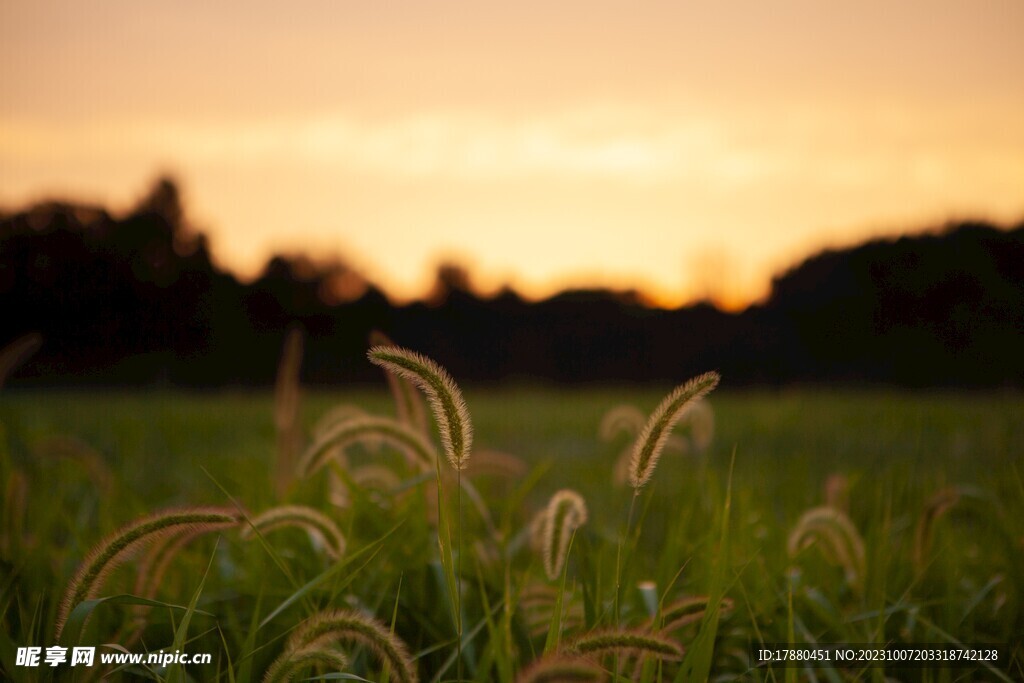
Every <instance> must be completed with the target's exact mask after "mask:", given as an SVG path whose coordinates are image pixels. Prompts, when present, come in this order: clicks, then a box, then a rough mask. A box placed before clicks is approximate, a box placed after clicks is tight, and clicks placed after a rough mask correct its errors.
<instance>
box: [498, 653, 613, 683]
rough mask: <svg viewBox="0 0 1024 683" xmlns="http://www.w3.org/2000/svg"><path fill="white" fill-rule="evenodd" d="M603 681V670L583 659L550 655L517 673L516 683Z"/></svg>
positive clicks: (583, 682)
mask: <svg viewBox="0 0 1024 683" xmlns="http://www.w3.org/2000/svg"><path fill="white" fill-rule="evenodd" d="M603 680H605V675H604V669H602V668H601V667H600V666H598V665H597V664H595V663H594V662H592V661H590V660H588V659H584V658H583V657H578V656H577V657H572V656H569V655H564V654H551V655H548V656H546V657H543V658H541V659H538V660H537V661H535V662H534V663H533V664H531V665H530V666H528V667H526V668H525V669H523V670H522V671H521V672H519V675H518V676H517V677H516V683H573V682H575V681H579V682H580V683H586V682H590V681H603Z"/></svg>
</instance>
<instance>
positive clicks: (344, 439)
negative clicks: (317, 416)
mask: <svg viewBox="0 0 1024 683" xmlns="http://www.w3.org/2000/svg"><path fill="white" fill-rule="evenodd" d="M366 439H371V440H374V439H379V440H381V441H384V442H385V443H389V444H391V445H392V446H395V447H396V448H398V449H399V450H400V451H401V452H402V453H403V454H404V455H405V457H406V460H408V461H409V462H410V463H411V464H412V465H413V466H414V467H416V468H418V469H420V470H422V471H426V470H429V469H430V468H431V467H432V466H433V463H434V462H435V461H436V460H437V454H436V452H435V451H434V448H433V447H432V446H431V445H430V443H428V442H427V440H426V439H425V438H424V437H423V435H422V434H420V433H419V432H417V431H416V430H414V429H412V428H411V427H409V426H408V425H404V424H402V423H401V422H398V421H397V420H394V419H392V418H390V417H381V416H369V417H362V418H354V419H351V420H346V421H344V422H342V423H340V424H337V425H335V426H334V427H332V428H331V429H330V430H329V431H328V432H327V433H326V434H324V435H322V436H321V437H320V438H318V439H317V440H316V441H315V442H314V443H313V444H312V445H311V446H310V447H309V448H308V449H306V452H305V453H304V454H303V456H302V459H301V460H300V461H299V474H300V476H302V477H308V476H310V475H312V474H313V473H315V472H316V471H317V470H319V469H320V468H321V467H323V466H324V465H325V464H327V463H328V462H329V461H330V460H331V459H332V458H334V457H337V455H338V454H339V452H343V451H344V449H345V448H347V447H349V446H351V445H353V444H356V443H361V442H363V441H365V440H366ZM339 448H340V449H341V450H340V451H339Z"/></svg>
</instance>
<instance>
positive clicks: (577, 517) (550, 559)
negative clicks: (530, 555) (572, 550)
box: [540, 489, 587, 581]
mask: <svg viewBox="0 0 1024 683" xmlns="http://www.w3.org/2000/svg"><path fill="white" fill-rule="evenodd" d="M586 521H587V504H586V502H585V501H584V500H583V496H581V495H580V494H578V493H576V492H575V491H572V490H570V489H562V490H561V491H558V492H557V493H555V495H553V496H552V497H551V501H550V502H549V503H548V506H547V508H546V509H545V511H544V517H543V522H542V525H541V528H540V534H541V542H542V546H541V547H542V549H543V560H544V572H545V573H546V574H547V576H548V578H549V579H551V580H552V581H554V580H555V579H557V578H558V577H559V575H561V573H562V567H563V566H565V561H566V559H567V557H568V554H569V541H570V540H571V539H572V535H573V534H574V533H575V532H576V529H578V528H579V527H581V526H583V525H584V524H585V523H586Z"/></svg>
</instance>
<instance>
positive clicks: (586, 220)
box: [0, 0, 1024, 305]
mask: <svg viewBox="0 0 1024 683" xmlns="http://www.w3.org/2000/svg"><path fill="white" fill-rule="evenodd" d="M1022 36H1024V2H1020V1H1019V0H1005V1H995V0H974V1H951V0H934V1H930V2H888V1H887V2H875V1H873V0H872V1H862V2H857V3H830V2H821V1H820V0H817V1H815V2H778V3H776V2H754V1H747V2H721V3H712V2H683V1H678V0H677V1H675V2H648V3H611V2H603V1H600V0H587V1H586V2H577V1H575V0H572V1H564V2H535V1H533V0H520V1H519V2H508V3H493V2H470V1H468V0H449V1H441V2H437V1H431V2H412V1H404V0H403V1H397V2H363V3H357V2H335V1H328V0H322V1H311V0H309V1H303V0H299V1H297V2H290V3H281V2H269V1H264V0H260V1H254V0H248V1H245V2H241V1H222V2H208V1H206V0H203V1H199V0H179V1H178V2H164V3H159V2H137V1H128V0H109V1H104V0H100V1H99V2H87V3H83V2H72V1H70V0H62V1H56V0H53V1H50V0H41V1H40V2H19V1H15V0H0V92H2V97H0V206H2V207H4V208H7V209H12V208H15V207H18V206H21V205H23V204H25V203H26V202H29V201H34V200H38V199H42V198H51V197H57V196H59V197H70V198H74V199H79V200H83V201H89V202H99V203H104V204H108V205H110V206H112V207H113V208H115V209H117V210H123V209H126V208H128V207H130V206H131V204H132V203H133V202H134V201H136V200H137V199H138V198H139V197H140V196H141V195H142V194H143V193H144V192H145V191H146V190H147V189H148V187H149V186H150V184H151V183H152V182H153V180H154V179H155V178H156V177H157V176H158V175H159V174H162V173H170V174H172V175H173V176H174V177H176V178H177V179H178V180H179V181H180V183H181V186H182V188H183V192H184V196H185V200H186V204H187V209H188V212H189V214H190V216H191V217H192V221H193V223H194V224H195V225H196V226H197V227H199V228H200V229H202V230H204V231H205V232H207V233H208V234H209V235H210V237H211V241H212V245H213V249H214V253H215V256H216V257H217V259H218V261H219V262H221V263H222V264H224V265H225V266H228V267H230V268H233V269H235V270H236V271H238V272H240V273H241V274H243V275H253V274H255V272H256V270H257V269H258V268H259V266H260V265H261V264H262V262H263V260H264V259H265V258H266V257H267V255H268V254H269V253H270V252H271V251H272V250H290V251H294V250H299V249H303V250H308V251H310V253H312V254H314V255H320V256H330V255H333V254H340V255H343V256H344V258H346V259H348V260H349V261H350V262H352V263H353V264H354V265H355V266H356V267H357V268H358V269H360V270H361V271H362V272H363V273H365V274H366V275H367V276H368V277H369V278H370V279H372V280H374V281H376V282H378V283H380V284H381V285H383V286H384V287H385V288H386V289H387V290H388V291H389V293H391V294H393V295H395V296H396V297H399V298H407V297H413V296H416V295H418V294H420V293H422V292H423V291H424V290H425V289H426V287H427V286H428V285H429V282H430V281H431V279H432V277H433V273H434V270H435V268H436V266H437V264H438V263H439V262H440V261H442V260H456V261H460V262H463V263H464V264H465V265H467V266H469V267H470V268H471V270H472V272H473V276H474V277H473V280H474V283H475V284H476V285H477V286H478V287H480V288H481V289H483V290H484V291H488V290H493V289H495V288H497V287H499V286H500V285H502V284H505V283H508V284H511V285H513V286H514V287H515V288H517V289H519V290H520V291H522V292H524V293H526V294H528V295H531V296H543V295H545V294H549V293H551V292H553V291H554V290H556V289H559V288H562V287H565V286H570V285H583V284H596V285H605V286H614V287H641V288H643V289H645V290H647V291H649V292H650V293H651V294H652V296H654V297H655V299H656V300H657V301H658V302H660V303H662V304H665V305H674V304H678V303H681V302H683V301H686V300H689V299H691V298H693V297H694V296H699V295H702V294H706V293H708V292H709V291H710V292H712V293H714V294H715V295H716V296H718V297H720V298H721V299H724V300H725V301H726V302H727V303H730V304H733V305H735V304H736V303H739V302H743V301H747V300H750V299H752V298H756V297H757V296H759V295H761V294H763V292H764V291H765V289H766V287H767V283H768V280H769V278H770V276H771V275H772V274H773V273H775V272H778V271H779V270H780V269H782V268H784V267H786V266H788V265H791V264H792V263H794V262H795V261H796V260H798V259H799V258H801V257H803V256H805V255H807V254H808V253H810V252H811V251H813V250H815V249H818V248H821V247H823V246H836V245H847V244H852V243H854V242H856V241H859V240H861V239H864V238H865V237H867V236H869V235H880V234H885V235H889V234H896V233H898V232H899V231H900V230H902V229H914V228H923V227H927V226H930V225H938V224H940V223H942V222H944V221H946V220H947V219H951V218H962V217H981V218H986V219H991V220H995V221H1000V222H1010V221H1019V220H1021V219H1024V39H1022Z"/></svg>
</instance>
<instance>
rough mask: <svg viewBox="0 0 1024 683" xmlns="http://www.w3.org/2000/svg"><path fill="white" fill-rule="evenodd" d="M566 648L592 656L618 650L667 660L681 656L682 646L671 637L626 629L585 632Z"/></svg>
mask: <svg viewBox="0 0 1024 683" xmlns="http://www.w3.org/2000/svg"><path fill="white" fill-rule="evenodd" d="M566 649H567V650H568V651H569V652H572V653H574V654H578V655H592V656H600V655H605V654H611V653H616V652H618V653H636V654H645V655H654V656H656V657H661V658H662V659H668V660H679V659H682V657H683V648H682V647H681V646H680V645H679V643H677V642H675V641H674V640H672V639H671V638H668V637H666V636H663V635H659V634H656V633H646V632H643V631H636V630H627V629H616V630H609V631H595V632H592V633H587V634H585V635H582V636H579V637H578V638H576V639H575V640H573V641H572V642H571V643H570V644H569V645H568V646H567V648H566Z"/></svg>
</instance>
